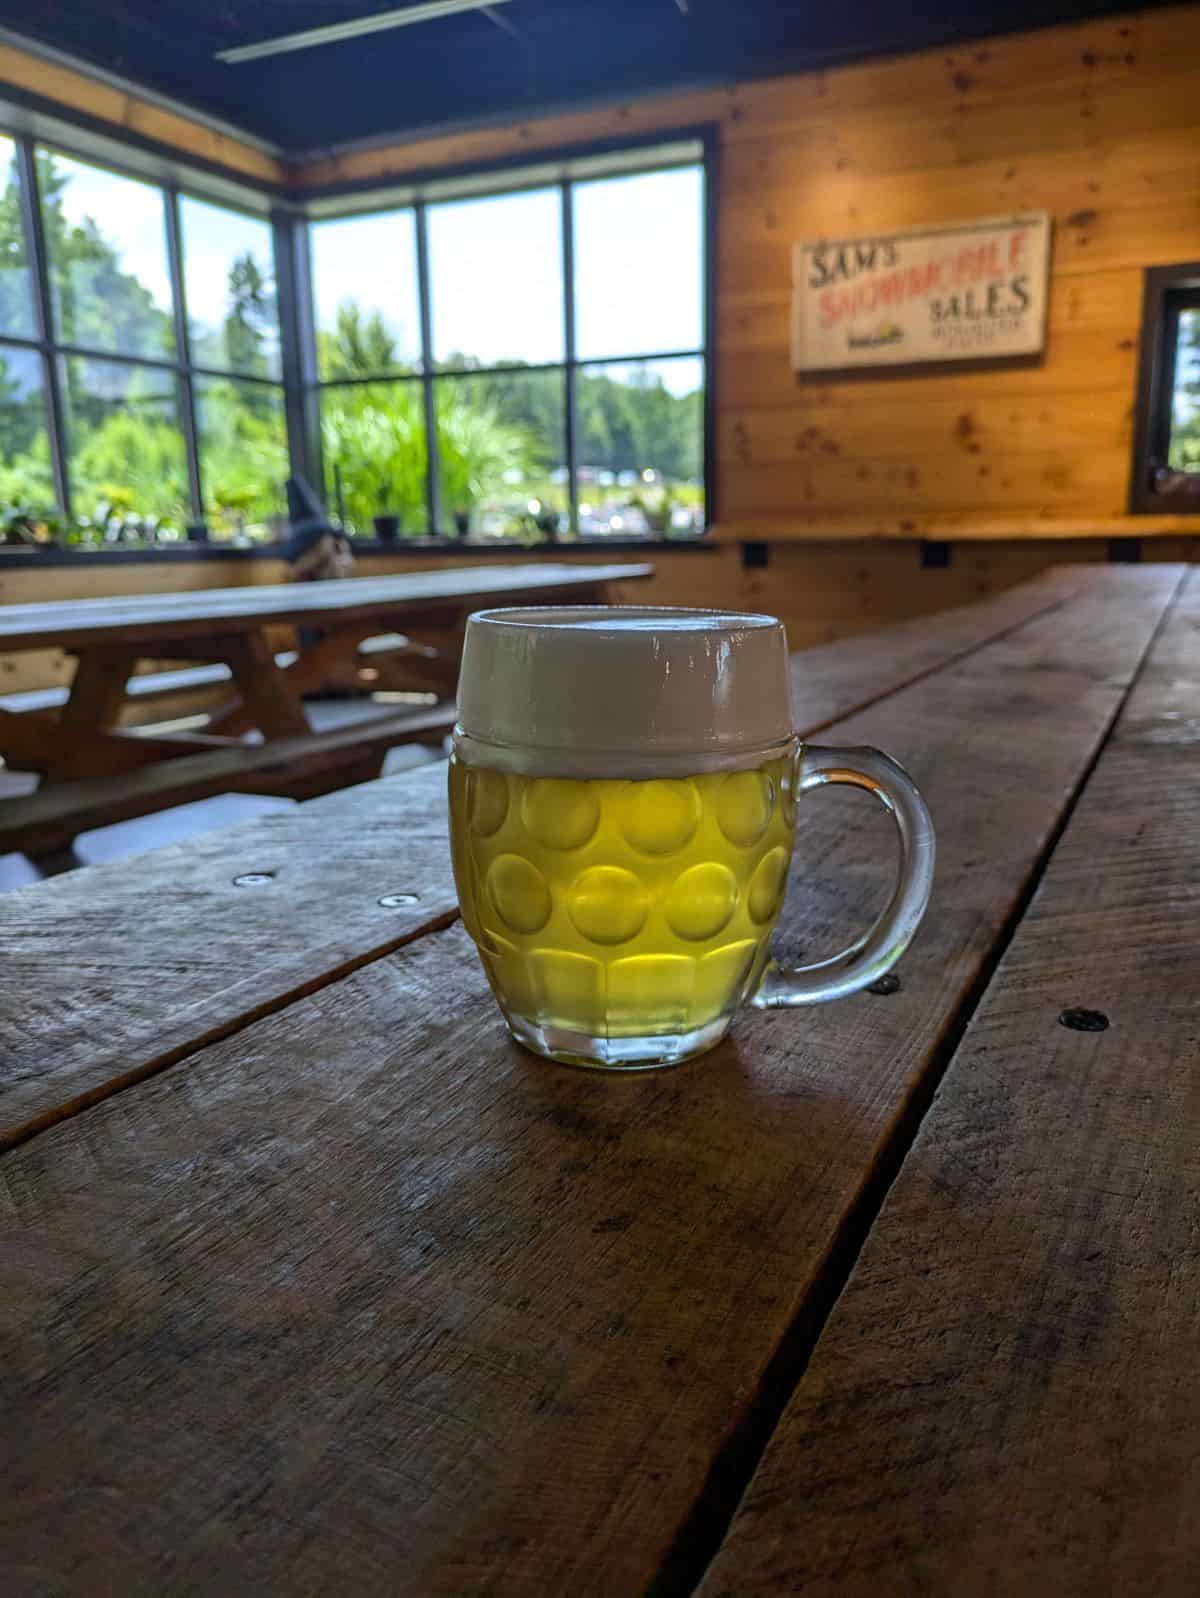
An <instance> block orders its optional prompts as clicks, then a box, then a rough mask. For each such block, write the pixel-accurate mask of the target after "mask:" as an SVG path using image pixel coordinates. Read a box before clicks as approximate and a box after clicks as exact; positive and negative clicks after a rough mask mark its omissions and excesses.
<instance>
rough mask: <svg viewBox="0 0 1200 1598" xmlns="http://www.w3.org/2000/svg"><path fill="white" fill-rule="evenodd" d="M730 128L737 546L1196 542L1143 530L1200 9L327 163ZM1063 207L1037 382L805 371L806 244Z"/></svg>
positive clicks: (992, 373) (505, 151) (1189, 198)
mask: <svg viewBox="0 0 1200 1598" xmlns="http://www.w3.org/2000/svg"><path fill="white" fill-rule="evenodd" d="M699 123H715V124H716V126H717V128H718V130H719V144H720V176H719V184H718V191H717V192H718V219H717V220H718V231H719V239H720V249H719V260H718V272H717V284H718V290H717V325H718V340H717V351H716V377H717V385H718V387H717V402H718V408H719V418H718V428H717V432H718V440H717V443H718V455H719V462H720V494H719V504H718V507H717V520H718V524H719V528H720V532H721V533H722V534H723V535H725V536H729V537H733V538H753V539H759V538H772V539H774V538H785V539H786V538H802V537H809V538H814V537H815V538H831V537H845V538H859V537H864V536H865V537H872V536H874V537H878V536H881V535H883V536H893V537H909V538H911V537H912V536H913V535H914V534H916V535H924V536H929V537H938V538H971V537H987V538H1027V537H1028V538H1038V537H1044V536H1060V535H1061V536H1069V537H1086V536H1089V535H1091V534H1097V533H1098V534H1101V535H1103V536H1114V535H1118V534H1125V535H1127V536H1134V535H1140V534H1147V533H1150V532H1153V531H1163V532H1173V533H1181V532H1189V531H1191V530H1192V529H1194V528H1195V527H1196V526H1197V519H1196V518H1185V517H1177V518H1167V519H1159V520H1150V519H1148V518H1145V517H1138V518H1129V517H1127V516H1126V514H1125V506H1126V498H1127V493H1128V479H1129V461H1130V444H1131V426H1132V406H1133V399H1134V383H1135V375H1136V364H1137V342H1138V333H1139V324H1140V312H1141V289H1142V282H1141V279H1142V270H1143V268H1145V267H1147V266H1153V265H1159V264H1162V263H1165V262H1171V261H1185V260H1196V259H1200V185H1198V183H1197V171H1198V167H1200V6H1187V7H1178V8H1171V9H1167V10H1151V11H1144V12H1140V13H1130V14H1128V15H1122V16H1118V17H1115V18H1107V19H1102V20H1098V21H1093V22H1088V23H1085V24H1082V25H1074V26H1066V27H1056V28H1049V29H1043V30H1038V31H1036V32H1030V33H1023V34H1015V35H1011V36H1008V37H1004V38H998V39H993V40H990V41H987V42H985V43H979V44H973V45H971V46H969V47H963V48H960V49H952V50H932V51H925V52H923V53H921V54H918V55H909V56H900V57H895V58H891V59H887V60H879V61H874V62H868V63H866V64H863V65H859V66H852V67H845V68H839V69H836V70H832V71H828V72H813V73H803V74H800V75H796V76H790V77H780V78H774V79H770V80H766V81H761V82H754V83H747V84H743V85H740V86H737V87H735V88H732V89H729V90H722V91H719V92H708V93H698V94H687V95H674V96H664V97H662V98H656V99H648V100H641V101H635V102H631V103H629V104H622V105H613V106H610V107H608V108H606V109H603V110H597V111H590V112H587V113H583V114H578V115H572V116H563V117H555V118H547V119H543V120H539V121H532V122H528V123H523V124H520V125H517V126H512V127H506V128H501V129H495V130H490V131H476V132H471V133H466V134H458V135H453V136H449V137H446V138H441V139H432V140H429V139H426V140H419V141H412V142H409V143H407V144H404V145H399V146H395V147H393V148H390V149H374V150H369V151H359V152H356V153H349V154H345V155H342V156H340V157H333V158H329V159H325V160H321V161H316V162H310V163H307V164H305V165H302V166H301V167H299V168H297V169H296V170H295V171H294V172H293V182H295V183H296V184H298V185H300V186H302V187H315V186H321V185H328V184H337V183H344V182H350V181H353V182H363V181H366V180H374V179H384V178H388V179H394V178H396V177H399V176H402V175H404V174H408V173H413V172H416V171H421V170H428V169H431V168H436V167H440V166H454V165H469V164H470V163H472V162H477V161H485V160H495V159H497V158H499V157H508V156H518V155H523V154H528V155H531V156H533V155H536V154H537V152H538V151H539V150H545V149H550V148H554V147H558V146H563V145H569V144H571V143H575V142H579V141H584V140H597V139H605V138H613V139H617V138H623V137H629V136H631V135H644V134H647V133H651V132H654V131H656V130H669V129H672V128H678V127H683V126H688V125H693V124H699ZM1032 207H1045V208H1046V209H1047V210H1049V211H1050V212H1051V214H1052V216H1053V218H1054V233H1055V237H1054V249H1053V269H1052V290H1051V297H1050V316H1049V337H1048V348H1047V351H1046V354H1045V357H1044V359H1042V360H1040V361H1038V362H1036V363H1035V364H1032V365H1027V366H1019V367H1007V368H999V367H994V366H993V367H989V366H987V365H980V366H978V367H977V368H975V369H973V370H967V369H966V368H965V367H958V368H953V367H951V368H948V369H941V370H937V371H933V370H928V369H927V370H926V371H925V372H924V373H923V374H921V375H915V376H903V377H897V376H895V375H886V376H885V375H876V374H867V375H856V376H853V377H847V378H845V379H844V380H840V381H835V382H826V381H819V380H818V381H813V380H804V381H799V380H797V379H796V378H795V377H794V375H793V374H792V372H791V369H790V364H789V359H788V318H789V303H790V250H791V245H792V242H793V241H794V240H796V239H798V238H801V237H813V236H820V235H821V234H829V235H847V234H854V233H856V232H867V231H871V230H877V229H881V228H892V227H908V226H916V225H920V224H923V223H944V222H950V221H956V220H964V219H968V220H969V219H971V218H973V217H980V216H988V215H995V214H1001V213H1004V212H1011V211H1016V210H1024V209H1028V208H1032Z"/></svg>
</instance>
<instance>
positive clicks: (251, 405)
mask: <svg viewBox="0 0 1200 1598" xmlns="http://www.w3.org/2000/svg"><path fill="white" fill-rule="evenodd" d="M179 234H180V249H181V256H182V277H183V295H184V300H185V302H186V305H187V332H188V345H189V352H190V356H191V364H192V368H193V373H192V375H191V377H190V379H189V382H190V387H191V391H192V401H193V404H194V407H195V409H194V415H195V437H196V452H197V470H198V475H199V481H200V495H201V503H202V505H203V511H204V518H205V520H206V522H207V523H208V526H209V528H210V529H211V531H212V536H213V537H214V538H216V539H218V540H221V539H233V540H234V541H235V542H238V543H242V542H245V541H247V540H255V539H258V540H261V539H264V538H271V537H274V536H276V535H277V534H278V533H280V532H282V531H283V530H284V528H285V526H286V520H285V512H286V503H287V501H286V493H285V487H286V483H287V477H288V470H289V467H288V446H287V422H286V419H285V412H284V398H283V388H282V386H281V384H280V383H279V381H278V379H279V377H280V370H281V353H280V333H279V309H278V300H277V291H276V283H275V251H274V243H273V240H272V237H271V226H270V223H268V222H265V221H264V220H263V219H262V218H261V217H256V216H247V215H246V214H245V213H244V212H242V211H231V210H229V209H228V208H227V207H225V206H222V205H214V204H212V203H211V202H210V201H208V200H197V199H194V198H193V197H192V196H191V195H182V196H181V197H180V200H179Z"/></svg>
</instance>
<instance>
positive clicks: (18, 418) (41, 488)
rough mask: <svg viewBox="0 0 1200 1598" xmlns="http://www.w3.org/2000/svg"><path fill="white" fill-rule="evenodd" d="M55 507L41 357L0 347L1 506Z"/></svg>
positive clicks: (24, 351) (23, 350) (9, 347)
mask: <svg viewBox="0 0 1200 1598" xmlns="http://www.w3.org/2000/svg"><path fill="white" fill-rule="evenodd" d="M53 504H54V469H53V466H52V464H51V459H50V435H49V432H48V431H47V427H46V399H45V389H44V385H43V381H42V357H41V356H40V355H39V354H38V352H37V351H36V350H30V349H21V348H19V347H17V346H14V345H9V344H0V506H12V507H14V508H15V509H21V510H33V511H37V510H42V511H45V510H48V509H49V508H50V507H51V506H52V505H53Z"/></svg>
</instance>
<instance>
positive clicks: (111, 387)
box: [60, 355, 188, 531]
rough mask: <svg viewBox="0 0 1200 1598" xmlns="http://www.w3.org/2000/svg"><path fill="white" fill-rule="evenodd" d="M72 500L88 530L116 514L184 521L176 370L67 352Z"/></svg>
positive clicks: (64, 379) (64, 370)
mask: <svg viewBox="0 0 1200 1598" xmlns="http://www.w3.org/2000/svg"><path fill="white" fill-rule="evenodd" d="M60 373H61V375H60V383H61V388H62V395H63V417H64V422H65V428H66V436H67V462H68V468H67V469H68V474H69V476H70V481H71V508H72V510H73V512H74V513H75V515H76V517H77V518H78V519H79V520H80V524H81V526H82V527H83V528H84V529H85V530H87V529H90V528H92V527H95V526H99V527H100V528H101V529H103V528H104V527H107V526H108V525H109V524H110V523H111V522H112V521H113V520H114V518H117V519H120V520H121V521H122V522H124V521H133V522H148V523H151V524H152V527H151V529H150V530H152V531H157V528H158V525H159V524H160V523H161V522H166V523H168V524H170V525H173V526H175V527H180V526H182V525H183V523H184V522H185V521H186V519H187V515H188V479H187V456H186V453H185V450H184V443H183V430H182V428H181V426H180V421H179V391H178V385H177V381H176V378H175V374H174V373H173V372H171V371H168V370H164V369H163V368H162V367H156V366H135V365H132V364H130V363H127V362H124V361H107V360H94V359H90V358H85V357H83V356H79V355H66V356H63V357H62V358H61V361H60Z"/></svg>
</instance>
